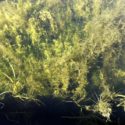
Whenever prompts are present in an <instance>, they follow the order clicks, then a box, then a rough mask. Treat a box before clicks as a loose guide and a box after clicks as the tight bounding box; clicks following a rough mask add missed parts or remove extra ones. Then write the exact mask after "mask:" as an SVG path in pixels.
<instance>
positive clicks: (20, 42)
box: [0, 0, 125, 124]
mask: <svg viewBox="0 0 125 125" xmlns="http://www.w3.org/2000/svg"><path fill="white" fill-rule="evenodd" d="M8 93H10V94H11V95H12V96H13V97H14V98H19V99H21V100H35V101H38V97H40V96H41V97H50V96H52V97H55V98H60V99H62V100H65V99H66V100H67V101H68V100H69V101H72V102H73V103H75V104H76V105H77V107H79V108H80V113H79V114H80V115H81V114H82V113H83V110H84V109H86V110H87V111H88V112H89V111H90V112H91V111H92V112H93V113H95V114H96V113H97V114H98V115H100V116H101V117H103V118H104V119H106V120H107V121H110V120H111V119H115V116H113V115H112V113H113V111H114V110H115V109H114V107H115V108H118V109H119V111H120V112H121V109H122V111H123V114H124V110H125V1H124V0H5V1H4V0H3V1H1V3H0V98H1V100H4V99H5V97H6V94H8ZM41 100H42V99H41ZM50 100H51V99H50ZM41 103H42V101H41ZM2 104H4V103H2ZM45 104H46V103H45ZM0 105H1V104H0ZM116 123H117V124H119V121H116Z"/></svg>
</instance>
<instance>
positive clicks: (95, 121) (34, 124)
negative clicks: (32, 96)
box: [0, 95, 125, 125]
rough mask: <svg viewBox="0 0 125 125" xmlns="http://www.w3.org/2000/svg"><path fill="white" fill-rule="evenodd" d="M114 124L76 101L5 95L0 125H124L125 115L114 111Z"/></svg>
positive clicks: (0, 104)
mask: <svg viewBox="0 0 125 125" xmlns="http://www.w3.org/2000/svg"><path fill="white" fill-rule="evenodd" d="M113 108H114V109H113V113H112V115H111V120H112V122H107V121H106V119H105V118H103V117H102V116H101V115H99V114H97V113H94V112H90V111H86V110H83V111H82V113H81V111H80V108H79V107H78V106H77V105H76V104H75V103H73V102H72V101H67V100H65V101H64V100H62V99H59V98H55V97H50V96H49V97H39V101H31V100H21V99H19V98H14V97H13V96H11V95H5V98H4V99H3V100H1V101H0V125H122V124H124V123H125V113H124V111H123V109H122V108H116V107H113Z"/></svg>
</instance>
